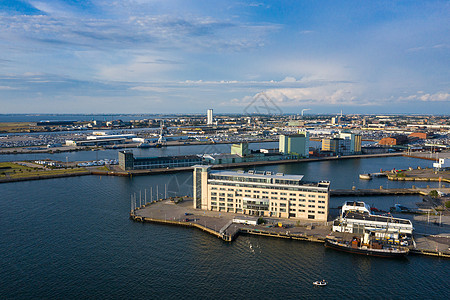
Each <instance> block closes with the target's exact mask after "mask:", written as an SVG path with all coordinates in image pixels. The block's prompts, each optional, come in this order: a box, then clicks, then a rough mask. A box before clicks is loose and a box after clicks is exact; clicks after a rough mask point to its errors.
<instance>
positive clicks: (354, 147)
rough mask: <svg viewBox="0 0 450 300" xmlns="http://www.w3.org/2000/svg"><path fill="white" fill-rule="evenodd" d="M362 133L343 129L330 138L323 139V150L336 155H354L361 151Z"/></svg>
mask: <svg viewBox="0 0 450 300" xmlns="http://www.w3.org/2000/svg"><path fill="white" fill-rule="evenodd" d="M361 141H362V138H361V135H360V134H355V133H353V132H350V131H341V132H340V133H339V134H338V135H336V136H335V137H333V138H329V139H322V151H326V152H332V153H333V154H334V155H352V154H360V153H361Z"/></svg>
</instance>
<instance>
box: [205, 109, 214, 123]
mask: <svg viewBox="0 0 450 300" xmlns="http://www.w3.org/2000/svg"><path fill="white" fill-rule="evenodd" d="M206 116H207V122H206V124H208V125H212V124H213V110H212V109H208V112H207V114H206Z"/></svg>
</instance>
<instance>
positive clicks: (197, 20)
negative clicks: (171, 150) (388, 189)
mask: <svg viewBox="0 0 450 300" xmlns="http://www.w3.org/2000/svg"><path fill="white" fill-rule="evenodd" d="M449 15H450V2H449V1H306V0H305V1H300V0H299V1H254V2H252V1H223V0H222V1H214V0H205V1H188V0H180V1H170V0H165V1H152V0H148V1H146V0H120V1H119V0H116V1H115V0H91V1H81V0H68V1H61V0H51V1H45V0H36V1H34V0H29V1H28V0H22V1H18V0H1V1H0V113H184V112H187V113H197V112H202V113H203V112H204V111H205V110H206V109H207V108H213V109H214V110H215V111H216V112H223V113H226V112H233V113H241V112H246V113H253V112H256V111H261V112H263V111H264V109H261V104H260V102H261V101H265V102H266V104H267V103H268V104H269V105H271V106H273V107H276V111H278V112H283V113H299V112H300V111H301V109H303V108H309V109H311V110H310V111H308V113H337V112H340V111H341V109H342V110H343V111H344V113H434V114H450V79H449V72H450V71H449V70H450V55H449V53H450V18H449ZM267 99H269V100H267Z"/></svg>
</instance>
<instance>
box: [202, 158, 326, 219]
mask: <svg viewBox="0 0 450 300" xmlns="http://www.w3.org/2000/svg"><path fill="white" fill-rule="evenodd" d="M193 177H194V183H193V186H194V191H193V195H194V196H193V197H194V201H193V202H194V204H193V205H194V208H197V209H203V210H212V211H224V212H234V213H242V214H246V215H255V216H266V217H279V218H292V219H298V220H315V221H327V219H328V202H329V198H330V182H329V181H320V182H318V183H306V182H303V181H302V178H303V175H285V174H283V173H276V174H275V173H272V172H268V171H266V172H265V171H249V172H244V171H213V170H210V167H209V166H204V165H197V166H194V176H193Z"/></svg>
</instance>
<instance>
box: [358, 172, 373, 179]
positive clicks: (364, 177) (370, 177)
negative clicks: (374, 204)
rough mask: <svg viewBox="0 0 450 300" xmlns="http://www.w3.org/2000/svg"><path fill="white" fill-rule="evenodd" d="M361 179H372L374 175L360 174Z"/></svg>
mask: <svg viewBox="0 0 450 300" xmlns="http://www.w3.org/2000/svg"><path fill="white" fill-rule="evenodd" d="M359 179H364V180H370V179H372V175H371V174H370V173H369V174H359Z"/></svg>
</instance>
